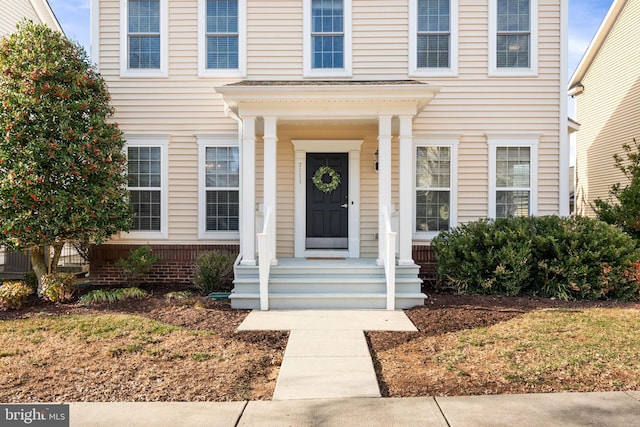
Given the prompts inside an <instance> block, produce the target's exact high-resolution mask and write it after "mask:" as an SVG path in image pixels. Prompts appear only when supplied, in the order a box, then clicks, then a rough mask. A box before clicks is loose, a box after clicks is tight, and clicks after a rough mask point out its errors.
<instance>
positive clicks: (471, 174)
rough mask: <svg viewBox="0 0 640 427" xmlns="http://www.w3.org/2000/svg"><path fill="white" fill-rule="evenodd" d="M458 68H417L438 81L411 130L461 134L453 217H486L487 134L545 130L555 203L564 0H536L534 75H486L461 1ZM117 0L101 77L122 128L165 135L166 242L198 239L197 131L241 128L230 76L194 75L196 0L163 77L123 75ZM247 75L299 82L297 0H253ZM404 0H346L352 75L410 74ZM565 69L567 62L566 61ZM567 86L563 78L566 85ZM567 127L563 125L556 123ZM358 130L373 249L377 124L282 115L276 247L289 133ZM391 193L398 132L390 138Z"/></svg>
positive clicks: (285, 215)
mask: <svg viewBox="0 0 640 427" xmlns="http://www.w3.org/2000/svg"><path fill="white" fill-rule="evenodd" d="M459 3H460V5H459V28H460V30H459V71H458V75H457V76H454V77H438V78H436V77H434V78H422V79H421V80H422V81H424V82H427V83H431V84H434V85H439V86H441V87H442V89H441V91H440V92H439V94H438V95H437V96H436V97H435V98H434V100H433V101H432V102H431V103H430V104H429V105H428V106H427V107H426V109H425V110H424V111H423V112H422V113H421V114H419V115H418V117H416V118H415V120H414V129H413V133H414V136H430V135H431V136H433V135H447V136H452V135H453V136H456V137H458V138H459V140H460V144H459V158H458V221H459V222H460V223H464V222H467V221H471V220H475V219H478V218H481V217H485V216H487V213H488V206H487V198H488V165H487V162H488V147H487V137H486V134H487V133H495V132H516V133H522V132H528V133H537V134H539V135H540V145H539V174H538V177H539V182H538V191H539V195H538V202H539V204H538V214H539V215H544V214H552V213H557V212H558V209H559V208H558V206H559V198H558V179H559V176H558V169H559V168H558V165H559V160H558V155H559V141H560V132H561V130H560V119H559V116H560V91H561V88H560V72H561V70H560V68H559V67H560V58H559V56H560V0H539V18H540V21H541V22H542V23H541V24H540V26H539V49H538V51H539V67H538V76H536V77H514V78H508V77H488V75H487V74H488V46H489V40H488V37H489V26H488V19H489V17H488V2H464V1H460V2H459ZM119 5H120V1H119V0H104V1H100V12H101V13H100V19H99V22H100V52H99V58H100V71H101V73H102V74H103V75H104V76H105V78H106V79H107V81H108V84H109V88H110V91H111V94H112V96H113V105H114V107H115V109H116V117H115V119H116V121H118V122H119V124H120V126H121V128H122V129H123V130H124V131H125V132H131V133H141V132H149V133H157V132H159V133H170V134H171V135H172V137H171V140H170V144H169V154H170V164H169V168H170V179H169V197H170V206H171V208H170V212H171V216H170V223H169V241H171V243H193V242H196V241H197V221H198V218H197V144H196V139H195V136H194V135H195V134H198V133H206V134H224V135H233V134H237V131H238V130H237V129H238V125H237V123H236V122H235V121H234V120H232V119H230V118H228V117H226V116H225V112H224V106H223V103H222V101H221V98H220V97H219V96H218V95H216V94H215V92H214V86H216V85H221V84H226V83H230V82H232V81H231V80H226V81H225V80H220V79H217V80H216V79H206V78H198V77H197V2H196V1H195V0H182V1H171V2H170V10H169V16H170V23H169V31H170V34H169V77H168V78H164V79H141V78H137V79H122V78H120V76H119V70H120V65H119V49H120V46H119V44H120V39H119V7H120V6H119ZM247 10H248V25H247V74H248V75H247V79H249V80H302V74H303V61H302V59H303V58H302V50H303V45H302V34H303V29H302V21H301V16H302V0H279V1H257V0H248V2H247ZM408 19H409V18H408V1H405V0H391V1H385V2H380V1H374V0H368V1H366V0H362V1H360V0H359V1H354V2H353V79H354V80H393V79H409V78H410V76H409V75H408V68H409V61H408V55H409V51H408V37H409V34H408V22H409V21H408ZM563 72H564V71H563ZM562 90H564V88H562ZM563 132H566V130H563ZM305 138H310V139H322V138H327V139H349V138H351V139H364V140H365V142H364V144H363V146H362V153H361V159H362V160H361V162H362V164H361V171H362V180H361V200H362V208H361V222H360V225H361V236H360V237H361V243H362V245H361V246H362V247H361V256H363V257H374V256H376V255H377V241H376V240H375V233H376V232H377V175H376V174H375V172H373V170H372V162H373V159H374V152H375V150H376V148H377V125H376V124H375V123H371V124H368V125H361V124H359V125H352V126H346V125H339V126H324V125H317V124H316V125H313V126H304V125H293V124H285V125H282V124H279V125H278V148H277V150H278V152H277V154H278V164H277V167H278V179H277V185H278V192H277V194H278V224H277V226H278V256H292V255H293V210H294V200H293V183H292V181H293V179H292V176H293V170H292V169H293V159H294V152H293V148H292V146H291V143H290V141H291V139H305ZM393 147H394V148H393V150H394V151H393V152H394V159H393V165H394V166H393V167H394V169H393V171H394V183H393V188H394V194H393V199H394V203H397V185H398V183H397V171H398V168H399V165H398V162H397V140H396V138H394V142H393ZM261 153H262V143H261V141H260V140H258V143H257V168H256V176H257V177H258V180H259V182H258V184H257V192H256V195H257V199H258V200H257V202H258V203H259V202H261V201H262V194H261V192H262V186H261V176H262V175H261V174H262V164H261V161H262V155H261Z"/></svg>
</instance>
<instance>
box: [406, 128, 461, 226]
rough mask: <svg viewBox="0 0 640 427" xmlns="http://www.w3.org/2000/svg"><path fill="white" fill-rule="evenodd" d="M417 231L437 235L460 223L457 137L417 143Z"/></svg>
mask: <svg viewBox="0 0 640 427" xmlns="http://www.w3.org/2000/svg"><path fill="white" fill-rule="evenodd" d="M415 154H416V181H415V189H416V193H415V194H416V205H415V231H416V233H418V235H421V234H422V235H424V237H426V238H433V237H435V236H436V235H437V234H438V233H439V232H441V231H447V230H449V229H451V228H452V227H455V226H456V225H457V220H456V218H457V212H456V210H457V209H456V198H457V195H456V187H457V185H456V181H457V178H456V177H457V170H456V169H457V139H443V140H433V141H421V140H418V141H417V143H416V151H415Z"/></svg>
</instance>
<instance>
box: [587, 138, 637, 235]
mask: <svg viewBox="0 0 640 427" xmlns="http://www.w3.org/2000/svg"><path fill="white" fill-rule="evenodd" d="M622 149H623V150H624V156H621V155H619V154H614V156H613V159H614V161H615V167H616V169H618V170H620V171H621V172H622V173H623V174H624V176H625V178H626V179H627V182H626V185H623V183H615V184H613V185H612V186H611V189H610V191H609V199H608V200H601V199H596V200H595V201H594V203H593V205H592V208H593V210H594V211H595V212H596V215H597V216H598V219H600V220H602V221H604V222H606V223H609V224H613V225H616V226H618V227H620V228H621V229H622V230H623V231H625V232H627V233H628V234H630V235H631V236H633V237H635V238H636V239H640V142H639V141H637V140H636V139H635V138H634V139H633V144H628V143H625V144H623V145H622Z"/></svg>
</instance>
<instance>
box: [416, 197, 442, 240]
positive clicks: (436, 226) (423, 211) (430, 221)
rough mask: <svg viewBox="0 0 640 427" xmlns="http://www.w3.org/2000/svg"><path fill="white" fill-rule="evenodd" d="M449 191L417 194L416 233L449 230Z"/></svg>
mask: <svg viewBox="0 0 640 427" xmlns="http://www.w3.org/2000/svg"><path fill="white" fill-rule="evenodd" d="M449 201H450V192H449V191H417V192H416V231H443V230H448V229H449V218H450V208H449V206H450V205H449Z"/></svg>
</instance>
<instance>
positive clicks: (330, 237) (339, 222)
mask: <svg viewBox="0 0 640 427" xmlns="http://www.w3.org/2000/svg"><path fill="white" fill-rule="evenodd" d="M322 166H328V167H330V168H331V169H333V170H335V171H336V172H337V173H338V175H339V177H340V184H339V185H338V186H337V188H336V189H335V190H333V191H330V192H323V191H321V190H319V189H318V188H317V186H316V185H315V184H314V183H313V176H314V175H315V174H316V172H317V171H318V169H319V168H321V167H322ZM322 180H323V182H325V183H329V182H330V181H331V177H330V176H329V175H328V174H324V175H323V177H322ZM348 190H349V155H348V154H347V153H307V236H306V237H307V240H306V243H307V245H306V246H307V249H347V248H348V232H349V211H348V197H349V195H348V193H347V192H348Z"/></svg>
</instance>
